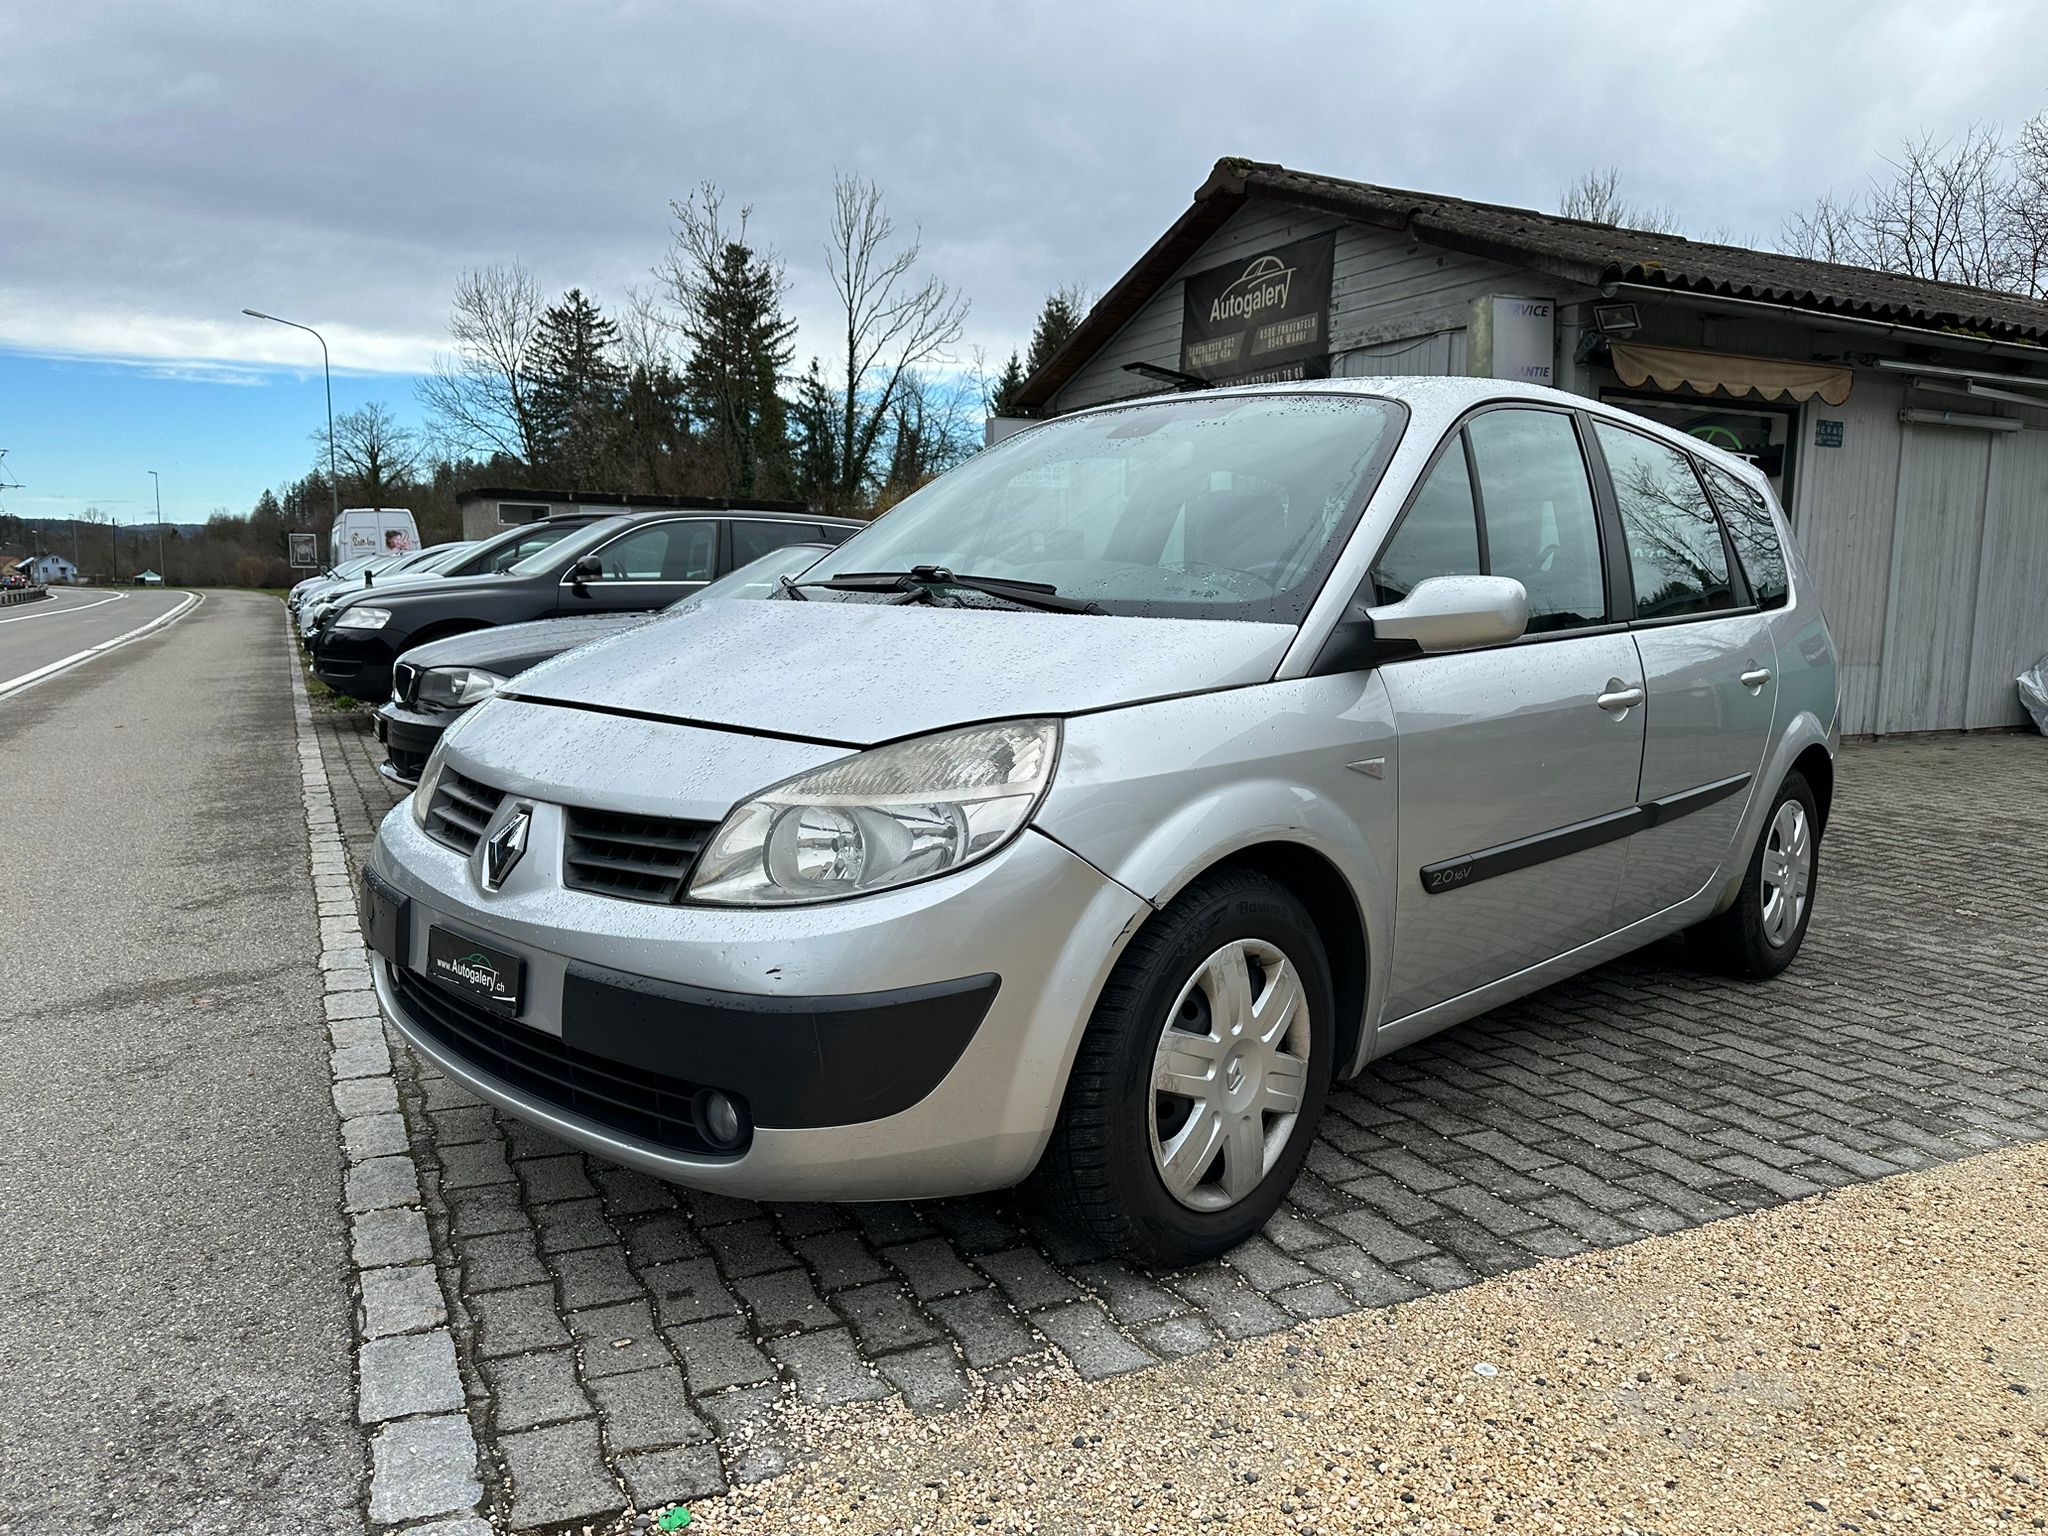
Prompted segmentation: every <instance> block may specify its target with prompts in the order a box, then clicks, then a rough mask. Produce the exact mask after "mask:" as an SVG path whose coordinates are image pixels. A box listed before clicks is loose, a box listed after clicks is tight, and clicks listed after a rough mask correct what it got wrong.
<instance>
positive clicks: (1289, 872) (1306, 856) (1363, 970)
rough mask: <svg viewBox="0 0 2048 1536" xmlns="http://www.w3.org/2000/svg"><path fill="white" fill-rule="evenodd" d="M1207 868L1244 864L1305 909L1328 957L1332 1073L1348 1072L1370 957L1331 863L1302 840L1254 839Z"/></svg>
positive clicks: (1367, 990)
mask: <svg viewBox="0 0 2048 1536" xmlns="http://www.w3.org/2000/svg"><path fill="white" fill-rule="evenodd" d="M1209 868H1210V869H1246V870H1250V871H1252V872H1253V873H1255V874H1260V875H1264V876H1265V877H1266V878H1267V879H1269V880H1271V881H1273V882H1274V883H1275V884H1277V885H1280V886H1283V887H1284V888H1285V889H1286V890H1287V891H1289V892H1290V893H1291V894H1292V895H1293V896H1294V897H1295V899H1296V900H1298V901H1299V902H1300V903H1301V904H1302V906H1303V907H1304V908H1306V909H1307V911H1308V915H1309V921H1311V922H1312V923H1314V924H1315V925H1316V936H1317V937H1318V938H1319V939H1321V940H1322V943H1323V953H1324V954H1325V955H1326V956H1327V957H1328V958H1329V962H1330V988H1331V999H1332V1001H1333V1003H1334V1004H1335V1006H1336V1010H1337V1075H1338V1076H1339V1077H1340V1078H1341V1077H1345V1076H1348V1075H1349V1074H1350V1072H1351V1071H1352V1070H1353V1069H1354V1068H1355V1067H1356V1066H1357V1065H1358V1059H1359V1055H1360V1050H1359V1047H1360V1044H1361V1042H1362V1041H1363V1039H1364V1037H1365V1006H1366V1003H1367V1001H1368V999H1369V998H1370V996H1371V980H1370V978H1371V956H1372V949H1371V945H1370V942H1369V941H1368V940H1367V938H1366V932H1365V914H1364V912H1363V911H1361V910H1360V908H1359V905H1358V898H1357V896H1356V895H1355V894H1354V893H1353V892H1352V889H1351V885H1350V882H1348V881H1347V880H1346V879H1345V878H1344V875H1343V872H1342V871H1340V870H1339V869H1338V868H1337V866H1336V865H1335V864H1333V863H1331V862H1330V861H1329V860H1328V859H1327V858H1325V857H1324V856H1323V855H1322V854H1320V853H1318V852H1317V851H1316V850H1315V849H1313V848H1311V847H1309V846H1308V845H1307V844H1305V843H1288V842H1267V843H1254V844H1252V845H1251V846H1250V847H1247V848H1240V849H1238V850H1237V851H1236V852H1235V853H1232V854H1230V855H1228V856H1227V857H1225V858H1223V859H1221V860H1218V861H1217V862H1216V863H1215V864H1212V865H1210V866H1209ZM1201 873H1203V874H1206V873H1208V870H1203V871H1201Z"/></svg>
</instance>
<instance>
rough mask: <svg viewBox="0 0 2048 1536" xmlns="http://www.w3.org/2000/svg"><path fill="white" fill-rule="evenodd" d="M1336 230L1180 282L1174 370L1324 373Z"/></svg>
mask: <svg viewBox="0 0 2048 1536" xmlns="http://www.w3.org/2000/svg"><path fill="white" fill-rule="evenodd" d="M1336 253H1337V237H1336V236H1335V235H1334V234H1329V235H1311V236H1310V237H1309V238H1308V239H1306V240H1296V241H1295V242H1294V243H1293V244H1291V245H1282V246H1276V247H1274V248H1273V249H1272V250H1270V251H1261V252H1260V253H1259V254H1258V255H1256V256H1252V257H1249V258H1247V259H1245V260H1242V261H1233V262H1231V263H1230V264H1229V265H1228V266H1222V267H1211V268H1210V269H1209V270H1208V271H1206V272H1196V273H1194V274H1192V275H1191V276H1189V277H1188V278H1187V280H1186V281H1185V282H1183V283H1182V284H1181V289H1182V292H1183V294H1184V295H1185V297H1184V299H1183V307H1182V311H1181V322H1180V371H1181V372H1182V373H1189V374H1193V375H1194V376H1195V377H1197V378H1202V379H1213V380H1218V381H1220V380H1224V379H1228V380H1230V381H1231V382H1232V383H1244V382H1249V381H1255V380H1262V379H1320V378H1327V377H1329V373H1330V269H1331V267H1332V265H1333V264H1334V262H1335V259H1336Z"/></svg>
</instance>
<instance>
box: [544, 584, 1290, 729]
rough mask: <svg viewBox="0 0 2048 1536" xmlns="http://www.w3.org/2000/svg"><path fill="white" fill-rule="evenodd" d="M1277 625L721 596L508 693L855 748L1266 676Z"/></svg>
mask: <svg viewBox="0 0 2048 1536" xmlns="http://www.w3.org/2000/svg"><path fill="white" fill-rule="evenodd" d="M1295 633H1296V631H1295V628H1294V626H1293V625H1291V624H1247V623H1238V622H1235V621H1229V620H1220V619H1133V618H1115V617H1109V616H1105V615H1095V614H1055V613H1019V612H1012V611H1010V610H1007V609H999V608H933V607H928V606H925V605H922V604H915V605H913V604H901V605H897V604H876V603H840V602H817V601H813V602H808V603H796V602H787V601H769V602H763V601H759V600H754V601H737V600H734V601H725V602H709V603H705V604H704V605H703V606H701V607H699V608H696V609H692V610H688V611H685V612H683V613H677V614H670V615H668V616H666V617H664V618H662V619H661V620H660V621H659V622H658V623H654V624H647V625H642V626H640V627H639V628H637V629H633V630H631V631H629V632H627V633H626V634H623V635H619V636H617V637H615V638H613V639H610V640H604V641H600V642H599V643H598V644H596V645H591V646H585V647H583V648H581V649H579V650H577V651H576V652H574V653H573V654H571V655H567V656H561V657H558V658H556V659H555V660H554V661H551V662H547V663H545V664H543V665H542V666H539V667H536V668H535V669H534V670H533V671H531V672H529V673H527V674H526V676H525V677H523V678H521V679H520V681H519V683H518V685H517V686H516V687H515V688H513V689H511V690H509V691H510V692H512V693H513V694H514V695H516V696H517V697H519V698H523V699H533V700H539V701H545V702H548V703H554V704H568V705H575V706H580V707H582V708H586V709H600V710H614V711H617V712H619V713H622V714H631V715H641V716H654V717H657V718H660V719H665V720H678V721H686V722H689V723H692V724H698V725H716V726H725V727H729V728H733V729H738V730H755V731H762V732H765V733H771V734H774V735H781V736H796V737H802V738H805V739H807V740H812V741H823V742H831V743H834V744H843V745H846V746H870V745H873V744H874V743H876V742H881V741H893V740H895V739H896V738H898V737H903V736H915V735H919V734H921V733H923V732H925V731H935V730H942V729H944V728H945V727H947V726H951V725H962V724H967V723H970V722H973V721H976V720H1000V719H1007V718H1014V717H1019V716H1027V715H1073V714H1081V713H1084V712H1086V711H1089V710H1095V709H1106V708H1110V707H1112V706H1115V705H1119V704H1136V703H1140V702H1142V701H1144V700H1147V699H1157V698H1166V697H1170V696H1172V695H1175V694H1183V693H1196V692H1201V691H1204V690H1207V689H1212V688H1228V687H1235V686H1240V685H1243V684H1246V683H1258V682H1265V681H1266V680H1268V679H1270V678H1271V677H1272V675H1273V671H1274V669H1275V668H1276V667H1277V666H1278V665H1279V663H1280V658H1281V657H1282V656H1283V655H1285V654H1286V651H1287V647H1288V646H1289V644H1291V643H1292V642H1293V640H1294V637H1295Z"/></svg>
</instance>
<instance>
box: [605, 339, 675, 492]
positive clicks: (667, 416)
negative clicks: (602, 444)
mask: <svg viewBox="0 0 2048 1536" xmlns="http://www.w3.org/2000/svg"><path fill="white" fill-rule="evenodd" d="M689 449H690V412H689V407H688V405H687V403H686V402H685V399H684V385H683V381H682V378H681V377H680V376H679V375H678V374H677V373H676V371H675V370H674V369H673V368H671V367H669V366H668V364H667V363H664V362H659V361H657V362H651V363H639V364H636V365H635V367H634V368H633V371H632V372H631V373H629V374H627V375H626V384H625V388H624V389H623V390H622V391H621V392H620V396H619V407H618V420H617V426H616V431H615V434H614V438H613V450H614V459H613V470H614V475H615V478H616V479H617V480H618V481H619V482H620V483H619V484H618V486H617V487H616V489H618V490H623V491H633V492H643V493H652V494H655V495H674V494H676V493H678V492H682V491H685V490H687V489H690V487H689V486H688V485H687V483H686V482H687V478H688V475H689V468H688V465H689Z"/></svg>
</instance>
